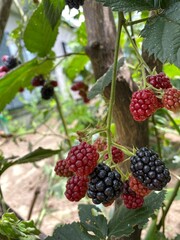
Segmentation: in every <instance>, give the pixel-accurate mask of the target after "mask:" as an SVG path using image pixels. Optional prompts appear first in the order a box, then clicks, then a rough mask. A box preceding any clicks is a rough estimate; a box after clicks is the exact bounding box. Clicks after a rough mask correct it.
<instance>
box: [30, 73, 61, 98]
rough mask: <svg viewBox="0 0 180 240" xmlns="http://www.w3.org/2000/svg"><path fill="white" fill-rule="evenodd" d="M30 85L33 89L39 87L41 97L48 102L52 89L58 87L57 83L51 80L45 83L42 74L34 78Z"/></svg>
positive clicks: (52, 93)
mask: <svg viewBox="0 0 180 240" xmlns="http://www.w3.org/2000/svg"><path fill="white" fill-rule="evenodd" d="M31 84H32V86H33V87H40V86H42V88H41V96H42V98H43V99H45V100H49V99H50V98H51V97H52V96H53V95H54V88H55V87H57V86H58V83H57V81H55V80H51V81H49V82H48V81H46V80H45V79H44V77H43V75H42V74H40V75H38V76H35V77H34V78H33V79H32V81H31Z"/></svg>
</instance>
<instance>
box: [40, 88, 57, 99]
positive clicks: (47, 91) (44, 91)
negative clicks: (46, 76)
mask: <svg viewBox="0 0 180 240" xmlns="http://www.w3.org/2000/svg"><path fill="white" fill-rule="evenodd" d="M53 95H54V88H53V86H51V85H44V86H43V87H42V88H41V97H42V98H43V99H45V100H49V99H50V98H51V97H52V96H53Z"/></svg>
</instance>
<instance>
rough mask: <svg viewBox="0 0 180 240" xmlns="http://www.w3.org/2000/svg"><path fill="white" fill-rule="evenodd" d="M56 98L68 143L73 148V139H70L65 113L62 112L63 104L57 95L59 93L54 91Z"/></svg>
mask: <svg viewBox="0 0 180 240" xmlns="http://www.w3.org/2000/svg"><path fill="white" fill-rule="evenodd" d="M54 100H55V102H56V107H57V110H58V113H59V116H60V119H61V121H62V124H63V128H64V132H65V134H66V137H67V142H68V145H69V147H70V148H71V147H72V144H71V141H70V138H69V133H68V129H67V125H66V121H65V119H64V115H63V112H62V106H61V103H60V100H59V98H58V96H57V94H56V93H55V92H54Z"/></svg>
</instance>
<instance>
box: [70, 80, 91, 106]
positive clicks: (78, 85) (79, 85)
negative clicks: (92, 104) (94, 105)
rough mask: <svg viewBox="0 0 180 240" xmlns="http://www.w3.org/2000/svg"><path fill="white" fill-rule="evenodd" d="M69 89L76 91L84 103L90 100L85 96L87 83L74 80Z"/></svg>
mask: <svg viewBox="0 0 180 240" xmlns="http://www.w3.org/2000/svg"><path fill="white" fill-rule="evenodd" d="M71 90H72V91H78V93H79V95H80V96H81V98H82V99H83V102H84V103H88V102H89V101H90V100H89V99H88V97H87V92H88V85H87V84H85V83H84V82H82V81H78V82H75V83H74V84H73V85H72V86H71Z"/></svg>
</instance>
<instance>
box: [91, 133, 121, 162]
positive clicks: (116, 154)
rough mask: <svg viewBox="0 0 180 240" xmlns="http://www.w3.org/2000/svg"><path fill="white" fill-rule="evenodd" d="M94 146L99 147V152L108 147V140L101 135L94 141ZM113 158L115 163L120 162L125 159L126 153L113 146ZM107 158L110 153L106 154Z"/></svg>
mask: <svg viewBox="0 0 180 240" xmlns="http://www.w3.org/2000/svg"><path fill="white" fill-rule="evenodd" d="M93 146H94V147H95V148H96V149H97V151H98V152H102V151H104V150H105V149H107V142H106V140H105V139H104V138H102V137H99V138H97V139H96V141H95V142H94V144H93ZM111 153H112V160H113V162H114V163H120V162H122V161H123V160H124V153H123V152H122V151H121V150H120V149H119V148H116V147H114V146H113V147H112V148H111ZM105 159H108V154H106V155H105Z"/></svg>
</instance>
